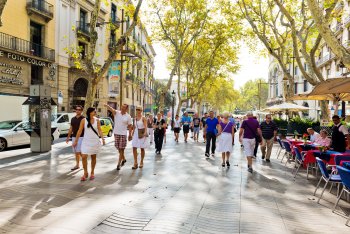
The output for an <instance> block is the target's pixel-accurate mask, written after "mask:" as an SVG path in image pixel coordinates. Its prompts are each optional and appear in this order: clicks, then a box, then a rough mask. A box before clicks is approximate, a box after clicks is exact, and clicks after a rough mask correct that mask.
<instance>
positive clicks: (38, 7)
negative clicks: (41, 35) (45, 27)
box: [27, 0, 54, 21]
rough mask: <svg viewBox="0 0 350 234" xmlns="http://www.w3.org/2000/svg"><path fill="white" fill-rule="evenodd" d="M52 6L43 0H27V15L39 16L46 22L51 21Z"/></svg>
mask: <svg viewBox="0 0 350 234" xmlns="http://www.w3.org/2000/svg"><path fill="white" fill-rule="evenodd" d="M53 11H54V9H53V5H52V4H50V3H48V2H46V1H44V0H27V12H28V14H33V13H35V14H39V15H40V16H42V17H44V18H45V20H46V21H49V20H52V19H53Z"/></svg>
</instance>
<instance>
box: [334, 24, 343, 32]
mask: <svg viewBox="0 0 350 234" xmlns="http://www.w3.org/2000/svg"><path fill="white" fill-rule="evenodd" d="M342 29H343V25H342V24H341V23H338V24H337V25H336V26H335V28H334V33H335V34H338V33H339V32H340V31H341V30H342Z"/></svg>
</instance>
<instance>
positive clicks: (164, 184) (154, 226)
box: [0, 131, 350, 234]
mask: <svg viewBox="0 0 350 234" xmlns="http://www.w3.org/2000/svg"><path fill="white" fill-rule="evenodd" d="M236 136H237V134H236ZM237 140H238V139H236V142H238V141H237ZM106 142H107V145H106V146H104V147H102V150H101V153H100V155H98V158H97V165H96V170H95V176H96V179H95V180H94V181H86V182H80V177H81V175H82V173H83V172H82V169H80V170H78V171H75V172H71V171H70V168H71V167H72V166H74V155H73V153H72V151H71V148H70V147H69V146H67V145H66V144H65V143H64V142H61V143H57V144H55V145H54V148H53V151H52V153H48V154H40V155H38V154H28V153H27V152H29V150H28V149H20V150H14V151H6V152H2V153H0V170H1V173H0V233H50V234H52V233H60V234H62V233H64V234H66V233H67V234H73V233H74V234H76V233H91V234H97V233H144V232H145V233H348V232H350V227H347V226H345V221H346V219H345V217H343V216H341V215H339V214H334V213H332V212H331V208H332V207H333V205H334V202H335V200H336V196H335V195H334V194H329V191H328V190H327V191H326V192H325V194H324V198H323V199H322V200H321V203H320V204H317V203H316V197H314V196H312V193H313V191H314V189H315V184H316V183H317V181H316V179H315V177H314V176H310V180H309V181H307V180H306V177H305V173H304V171H301V173H299V175H298V177H297V178H296V180H294V179H293V176H292V175H291V170H292V165H294V163H293V164H290V165H288V167H285V166H284V165H282V164H281V163H280V161H279V160H277V159H276V150H277V145H276V146H275V147H274V150H273V153H272V156H271V163H266V162H264V161H262V160H261V158H259V157H258V158H257V159H256V160H254V163H253V168H254V172H253V174H251V173H249V172H247V165H246V164H247V163H246V159H245V158H244V156H243V151H242V150H241V148H240V146H239V144H236V145H235V147H234V152H233V156H232V157H231V168H230V169H227V168H222V167H221V155H219V154H217V155H216V156H215V157H210V158H209V159H206V158H205V156H204V152H205V145H204V144H203V143H195V142H193V140H192V139H190V140H189V141H188V143H187V144H186V143H184V142H183V138H182V136H181V138H180V142H179V143H175V142H174V138H173V135H172V132H170V131H168V134H167V143H166V144H165V145H164V146H163V147H164V148H163V150H162V155H158V156H157V155H155V153H154V151H155V150H154V149H153V148H154V145H153V146H151V148H149V149H148V150H147V151H146V158H145V161H144V168H142V169H137V170H132V169H131V167H132V165H133V160H132V153H131V148H130V145H131V143H130V142H129V143H128V148H127V150H126V158H127V162H126V165H125V166H124V167H122V169H121V170H120V171H117V170H116V160H117V157H116V150H115V148H114V145H113V142H112V138H108V139H107V141H106ZM16 153H17V154H19V155H18V156H17V154H16ZM260 155H261V154H259V156H260ZM334 191H335V190H333V193H334ZM319 192H320V191H319ZM344 204H345V202H342V203H341V206H344ZM347 207H348V208H349V207H350V206H349V205H347ZM349 211H350V209H347V210H345V212H349Z"/></svg>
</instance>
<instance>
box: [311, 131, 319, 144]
mask: <svg viewBox="0 0 350 234" xmlns="http://www.w3.org/2000/svg"><path fill="white" fill-rule="evenodd" d="M319 137H320V134H319V133H318V132H314V134H313V135H310V141H311V142H315V141H316V139H317V138H319Z"/></svg>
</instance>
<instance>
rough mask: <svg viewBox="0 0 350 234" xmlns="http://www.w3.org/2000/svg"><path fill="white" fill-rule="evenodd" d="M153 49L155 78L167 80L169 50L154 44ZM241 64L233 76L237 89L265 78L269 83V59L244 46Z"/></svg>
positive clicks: (240, 56) (240, 53)
mask: <svg viewBox="0 0 350 234" xmlns="http://www.w3.org/2000/svg"><path fill="white" fill-rule="evenodd" d="M153 47H154V49H155V51H156V53H157V56H156V57H155V61H154V62H155V64H154V65H155V70H154V76H155V78H156V79H167V78H169V75H170V72H171V71H170V70H168V69H167V66H166V64H167V50H166V49H164V47H162V46H161V45H160V44H157V43H154V44H153ZM239 64H240V66H241V68H240V70H239V71H238V72H237V74H234V75H233V79H234V84H235V89H239V88H240V87H242V86H243V85H244V84H245V83H246V82H247V81H248V80H254V79H258V78H263V79H265V80H266V81H267V77H268V67H269V60H268V58H267V57H266V58H262V57H258V56H257V55H256V54H252V53H250V51H249V49H248V47H247V46H246V45H244V44H243V45H242V46H241V49H240V52H239Z"/></svg>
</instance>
